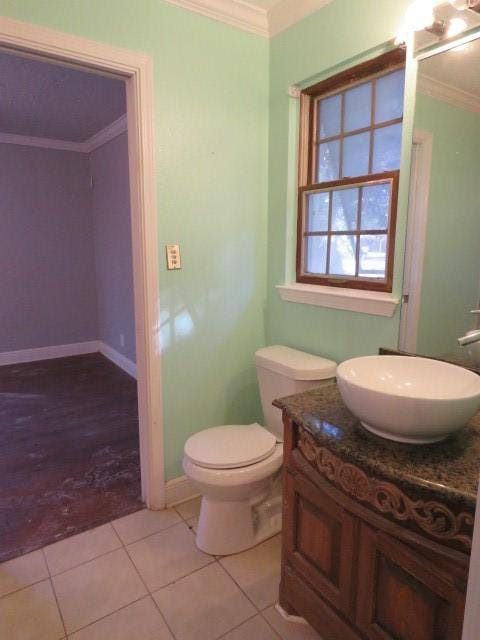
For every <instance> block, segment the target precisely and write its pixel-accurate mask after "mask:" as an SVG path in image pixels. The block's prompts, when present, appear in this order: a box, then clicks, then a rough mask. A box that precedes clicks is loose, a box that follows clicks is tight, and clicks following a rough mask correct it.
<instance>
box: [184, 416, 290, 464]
mask: <svg viewBox="0 0 480 640" xmlns="http://www.w3.org/2000/svg"><path fill="white" fill-rule="evenodd" d="M276 443H277V441H276V438H275V436H274V435H273V434H272V433H270V431H268V430H267V429H265V428H264V427H262V426H261V425H259V424H257V423H254V424H250V425H245V424H242V425H238V424H235V425H225V426H221V427H212V428H210V429H205V430H204V431H200V432H199V433H196V434H194V435H193V436H191V437H190V438H189V439H188V440H187V442H186V443H185V455H186V456H187V457H188V458H189V459H190V461H191V462H193V464H195V465H198V466H199V467H204V468H206V469H240V468H242V467H247V466H250V465H253V464H256V463H258V462H261V461H262V460H265V459H266V458H268V457H269V456H271V455H272V453H273V452H274V450H275V446H276Z"/></svg>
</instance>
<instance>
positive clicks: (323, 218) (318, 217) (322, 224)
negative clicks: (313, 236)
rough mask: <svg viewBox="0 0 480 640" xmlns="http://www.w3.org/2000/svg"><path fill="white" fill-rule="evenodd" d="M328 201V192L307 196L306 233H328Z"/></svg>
mask: <svg viewBox="0 0 480 640" xmlns="http://www.w3.org/2000/svg"><path fill="white" fill-rule="evenodd" d="M329 199H330V194H329V193H328V192H326V193H311V194H309V195H308V196H307V231H328V201H329Z"/></svg>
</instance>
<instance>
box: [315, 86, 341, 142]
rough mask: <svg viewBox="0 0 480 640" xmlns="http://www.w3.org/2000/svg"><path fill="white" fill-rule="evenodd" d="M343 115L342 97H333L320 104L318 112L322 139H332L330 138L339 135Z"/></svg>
mask: <svg viewBox="0 0 480 640" xmlns="http://www.w3.org/2000/svg"><path fill="white" fill-rule="evenodd" d="M341 113H342V96H341V95H338V96H331V97H330V98H325V100H322V101H321V102H320V104H319V110H318V120H319V124H318V131H319V134H320V138H330V136H338V135H339V133H340V117H341Z"/></svg>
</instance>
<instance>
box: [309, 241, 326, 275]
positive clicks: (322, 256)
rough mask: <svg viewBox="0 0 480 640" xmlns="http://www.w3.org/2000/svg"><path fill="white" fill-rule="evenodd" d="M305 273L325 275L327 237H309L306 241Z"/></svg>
mask: <svg viewBox="0 0 480 640" xmlns="http://www.w3.org/2000/svg"><path fill="white" fill-rule="evenodd" d="M306 263H307V271H308V272H309V273H319V274H325V272H326V270H327V236H309V237H308V241H307V260H306Z"/></svg>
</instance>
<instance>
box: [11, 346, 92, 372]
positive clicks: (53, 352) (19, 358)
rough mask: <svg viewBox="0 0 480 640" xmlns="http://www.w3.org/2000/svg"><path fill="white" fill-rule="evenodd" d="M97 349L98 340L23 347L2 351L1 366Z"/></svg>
mask: <svg viewBox="0 0 480 640" xmlns="http://www.w3.org/2000/svg"><path fill="white" fill-rule="evenodd" d="M97 351H99V342H98V340H90V341H89V342H75V343H73V344H59V345H53V346H49V347H37V348H34V349H21V350H19V351H4V352H3V353H0V366H4V365H6V364H20V363H21V362H38V361H39V360H53V359H54V358H66V357H67V356H79V355H83V354H85V353H96V352H97Z"/></svg>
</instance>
